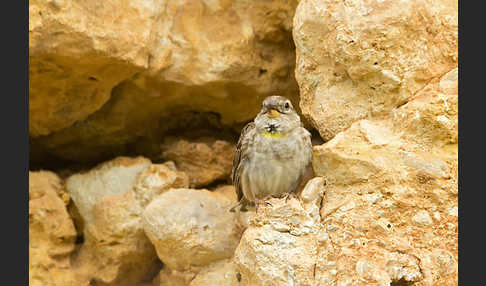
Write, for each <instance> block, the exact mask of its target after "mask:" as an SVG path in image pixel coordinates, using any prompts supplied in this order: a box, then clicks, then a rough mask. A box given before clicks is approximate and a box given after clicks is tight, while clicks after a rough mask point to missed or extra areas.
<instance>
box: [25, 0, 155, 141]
mask: <svg viewBox="0 0 486 286" xmlns="http://www.w3.org/2000/svg"><path fill="white" fill-rule="evenodd" d="M147 2H150V1H142V0H140V1H123V0H122V1H109V2H104V3H103V5H100V4H99V3H97V2H96V1H84V2H73V1H30V2H29V103H30V104H29V118H30V120H29V130H30V134H31V136H34V137H35V136H40V135H47V134H50V133H52V132H56V131H59V130H62V129H64V128H66V127H69V126H71V125H73V124H74V123H75V122H77V121H80V120H83V119H85V118H86V117H87V116H89V115H90V114H92V113H93V112H95V111H96V110H98V109H100V108H101V107H102V106H103V105H104V104H105V103H106V102H107V101H108V100H109V99H110V93H111V89H112V88H113V87H114V86H115V85H117V84H119V83H120V82H121V81H123V80H125V79H127V78H129V77H132V76H133V75H134V74H135V73H137V72H139V71H141V70H142V69H144V68H146V67H147V66H148V57H149V51H148V48H147V46H148V40H149V36H150V28H151V27H152V25H153V23H152V22H153V20H152V17H153V16H154V11H153V10H154V9H153V7H150V5H147V4H150V3H147ZM152 4H153V3H152Z"/></svg>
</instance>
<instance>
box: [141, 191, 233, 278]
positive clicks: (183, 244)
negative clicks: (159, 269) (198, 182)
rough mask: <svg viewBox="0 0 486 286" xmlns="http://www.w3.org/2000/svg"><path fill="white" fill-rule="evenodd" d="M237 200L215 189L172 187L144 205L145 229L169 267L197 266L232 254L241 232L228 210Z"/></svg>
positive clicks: (173, 268) (176, 268)
mask: <svg viewBox="0 0 486 286" xmlns="http://www.w3.org/2000/svg"><path fill="white" fill-rule="evenodd" d="M234 203H235V201H233V200H230V199H228V197H227V196H225V195H223V194H219V193H216V192H210V191H207V190H193V189H172V190H169V191H167V192H165V193H163V194H162V195H160V196H158V197H157V198H155V199H154V200H153V201H152V202H151V203H150V204H149V205H148V206H147V207H146V208H145V211H144V212H143V228H144V230H145V233H146V234H147V236H148V237H149V238H150V241H151V242H152V243H153V244H154V245H155V248H156V249H157V254H158V256H159V258H160V260H161V261H162V262H163V263H164V265H166V266H167V267H168V268H170V269H172V270H178V271H184V270H190V269H191V268H194V267H195V268H198V267H201V266H205V265H208V264H209V263H212V262H215V261H218V260H221V259H225V258H230V257H231V256H232V255H233V252H234V249H235V248H236V246H237V245H238V242H239V239H240V235H241V230H240V229H239V228H238V226H237V225H236V224H235V218H234V216H235V214H234V213H231V212H229V209H230V207H231V206H232V205H233V204H234Z"/></svg>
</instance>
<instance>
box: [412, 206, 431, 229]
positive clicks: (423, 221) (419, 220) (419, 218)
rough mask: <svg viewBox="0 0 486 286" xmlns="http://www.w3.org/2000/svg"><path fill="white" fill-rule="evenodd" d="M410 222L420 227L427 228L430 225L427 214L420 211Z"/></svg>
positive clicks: (424, 211)
mask: <svg viewBox="0 0 486 286" xmlns="http://www.w3.org/2000/svg"><path fill="white" fill-rule="evenodd" d="M412 221H413V222H415V223H416V224H418V225H421V226H427V225H430V224H431V223H432V219H431V218H430V215H429V212H427V211H426V210H421V211H419V212H418V213H416V214H415V215H414V216H413V217H412Z"/></svg>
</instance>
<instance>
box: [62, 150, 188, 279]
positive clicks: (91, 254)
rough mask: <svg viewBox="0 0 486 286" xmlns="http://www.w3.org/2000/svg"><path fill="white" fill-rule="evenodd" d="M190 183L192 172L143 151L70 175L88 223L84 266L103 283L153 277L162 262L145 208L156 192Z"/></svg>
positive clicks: (81, 268)
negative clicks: (145, 227)
mask: <svg viewBox="0 0 486 286" xmlns="http://www.w3.org/2000/svg"><path fill="white" fill-rule="evenodd" d="M187 184H188V178H187V176H186V175H185V174H184V173H181V172H178V171H176V170H172V169H171V165H170V164H168V165H163V164H151V162H150V160H148V159H146V158H143V157H137V158H129V157H119V158H116V159H114V160H111V161H108V162H105V163H103V164H101V165H99V166H97V167H96V168H94V169H92V170H90V171H88V172H85V173H80V174H74V175H72V176H70V177H68V178H67V179H66V187H67V190H68V192H69V194H70V195H71V197H72V199H73V202H74V204H75V205H76V207H77V209H78V211H79V214H80V217H81V218H82V220H83V223H84V230H83V232H84V233H83V234H84V243H83V245H82V246H81V248H80V250H79V253H78V255H77V256H76V259H75V260H74V263H75V265H76V266H77V267H78V268H79V272H80V273H82V274H83V275H84V276H85V277H89V278H90V279H94V280H95V281H97V283H101V284H102V285H134V284H137V283H142V282H148V281H150V280H151V279H152V278H153V276H155V275H156V273H157V272H158V271H159V270H160V268H161V266H162V265H161V263H160V261H159V259H158V258H157V255H156V252H155V248H154V246H153V245H152V243H151V242H150V240H149V239H148V238H147V236H146V235H145V232H144V230H143V227H142V221H141V219H142V218H141V214H142V212H143V210H144V207H145V206H146V205H147V204H148V203H149V202H150V201H151V200H152V199H153V198H154V197H155V196H157V195H159V194H161V193H163V192H164V191H167V190H168V189H170V188H172V187H186V186H187Z"/></svg>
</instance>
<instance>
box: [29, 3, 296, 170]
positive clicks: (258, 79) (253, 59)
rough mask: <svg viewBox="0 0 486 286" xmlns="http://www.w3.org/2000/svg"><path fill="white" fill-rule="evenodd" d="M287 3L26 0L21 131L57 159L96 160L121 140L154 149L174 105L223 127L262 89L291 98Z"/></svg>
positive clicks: (255, 103) (247, 115) (241, 117)
mask: <svg viewBox="0 0 486 286" xmlns="http://www.w3.org/2000/svg"><path fill="white" fill-rule="evenodd" d="M296 6H297V1H295V0H292V1H283V0H274V1H226V0H220V1H209V0H196V1H194V0H191V1H175V0H166V1H151V0H138V1H125V0H110V1H108V2H103V5H101V4H99V3H98V2H94V1H88V2H83V3H82V4H81V3H71V2H63V1H50V2H47V1H34V2H32V3H30V5H29V16H30V21H29V40H30V49H29V60H30V63H31V68H30V71H29V73H30V79H31V81H30V85H29V91H30V102H31V104H30V110H29V112H30V116H31V117H30V118H31V120H30V130H31V136H33V137H37V138H35V141H36V144H39V145H40V150H43V152H47V153H49V154H53V155H55V156H57V157H59V158H62V159H68V160H74V161H88V160H100V159H106V158H109V157H110V156H113V155H117V154H125V153H126V152H127V150H128V149H130V148H132V147H133V146H132V145H133V144H141V145H143V144H147V145H149V146H150V147H149V149H151V148H156V147H153V146H152V145H155V146H157V145H158V144H155V143H160V138H159V135H161V134H162V133H164V132H167V129H168V127H167V126H166V124H167V121H169V120H168V118H174V117H177V116H180V117H178V118H179V119H178V120H179V121H180V120H181V119H182V118H184V116H182V115H181V113H184V112H199V113H201V112H202V115H201V116H202V117H203V118H205V117H207V116H208V114H209V115H210V114H212V113H217V114H218V120H219V121H220V122H221V124H223V125H225V126H232V125H234V124H237V123H243V122H245V121H248V120H249V119H251V118H252V117H254V116H255V114H256V113H257V111H258V107H259V106H260V104H261V101H262V99H263V98H264V97H265V96H267V95H271V94H275V93H278V94H282V95H285V96H288V97H290V98H292V99H293V100H294V102H295V106H297V105H298V104H297V102H298V88H297V84H296V81H295V78H294V66H295V52H294V46H293V41H292V34H291V27H292V18H293V14H294V11H295V7H296ZM178 120H176V121H178ZM198 120H201V119H198ZM190 124H191V123H187V122H186V124H185V126H183V128H181V129H187V128H188V127H189V126H190ZM175 125H177V124H175V123H174V126H172V127H171V128H172V129H174V128H175V129H178V128H176V126H175ZM169 129H170V128H169ZM178 130H179V129H178ZM41 135H45V136H41ZM39 136H40V137H39ZM144 152H146V153H148V152H149V150H144Z"/></svg>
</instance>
